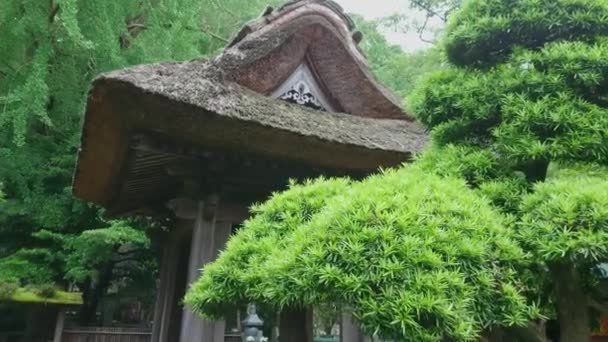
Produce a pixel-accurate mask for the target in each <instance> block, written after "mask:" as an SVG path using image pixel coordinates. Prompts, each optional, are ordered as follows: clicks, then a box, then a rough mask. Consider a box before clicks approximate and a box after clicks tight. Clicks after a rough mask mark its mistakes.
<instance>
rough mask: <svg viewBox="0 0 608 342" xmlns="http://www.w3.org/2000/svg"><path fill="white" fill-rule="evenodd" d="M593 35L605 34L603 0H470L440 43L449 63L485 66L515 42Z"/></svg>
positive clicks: (530, 44)
mask: <svg viewBox="0 0 608 342" xmlns="http://www.w3.org/2000/svg"><path fill="white" fill-rule="evenodd" d="M597 36H608V1H606V0H511V1H504V0H470V1H466V2H465V3H464V4H463V8H462V9H461V10H460V11H458V12H456V13H455V14H454V16H453V17H452V18H451V20H450V22H449V24H448V27H447V30H446V37H445V40H444V45H445V50H446V52H447V57H448V59H449V61H450V62H452V63H453V64H455V65H457V66H482V67H487V66H493V65H496V64H497V63H499V62H501V61H504V60H506V59H508V58H509V56H510V55H511V53H512V52H513V50H514V49H515V48H517V47H523V48H526V49H538V48H541V47H542V46H544V45H545V44H547V43H550V42H556V41H565V40H566V41H567V40H581V41H585V42H592V41H594V40H595V39H596V37H597Z"/></svg>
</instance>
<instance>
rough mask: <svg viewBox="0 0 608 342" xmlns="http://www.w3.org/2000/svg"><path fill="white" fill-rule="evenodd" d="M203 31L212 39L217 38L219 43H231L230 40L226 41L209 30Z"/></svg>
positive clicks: (202, 29)
mask: <svg viewBox="0 0 608 342" xmlns="http://www.w3.org/2000/svg"><path fill="white" fill-rule="evenodd" d="M201 31H203V32H204V33H206V34H208V35H209V36H210V37H212V38H215V39H217V40H219V41H222V42H224V43H229V41H228V39H226V38H224V37H222V36H220V35H218V34H217V33H214V32H211V31H209V30H207V29H204V28H201Z"/></svg>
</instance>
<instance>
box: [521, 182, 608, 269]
mask: <svg viewBox="0 0 608 342" xmlns="http://www.w3.org/2000/svg"><path fill="white" fill-rule="evenodd" d="M606 176H608V174H604V175H603V177H602V176H583V175H577V176H567V177H557V178H555V179H550V180H548V181H547V182H544V183H541V184H538V185H536V187H535V191H534V192H533V193H531V194H529V195H528V196H526V197H525V198H524V200H523V203H522V205H521V211H522V213H523V218H522V220H521V223H520V229H519V230H518V232H519V234H520V237H521V241H522V243H523V244H525V245H527V247H528V249H529V250H531V251H534V252H535V253H536V254H537V255H538V256H542V258H543V259H544V260H547V261H548V263H564V262H568V263H579V264H585V263H586V264H589V265H594V264H596V263H598V262H606V261H608V181H607V180H606Z"/></svg>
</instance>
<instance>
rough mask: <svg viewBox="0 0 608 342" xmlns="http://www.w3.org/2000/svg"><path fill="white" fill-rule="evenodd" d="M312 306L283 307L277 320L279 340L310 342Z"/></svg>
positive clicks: (281, 341)
mask: <svg viewBox="0 0 608 342" xmlns="http://www.w3.org/2000/svg"><path fill="white" fill-rule="evenodd" d="M312 330H313V326H312V308H299V309H295V308H294V309H284V310H283V311H281V317H280V322H279V341H280V342H312V341H313V331H312Z"/></svg>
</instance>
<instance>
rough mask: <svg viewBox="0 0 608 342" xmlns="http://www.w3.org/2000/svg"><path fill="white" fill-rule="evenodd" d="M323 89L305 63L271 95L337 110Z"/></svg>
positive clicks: (306, 105)
mask: <svg viewBox="0 0 608 342" xmlns="http://www.w3.org/2000/svg"><path fill="white" fill-rule="evenodd" d="M322 89H323V88H322V87H321V86H320V85H319V83H318V82H317V80H316V79H315V77H314V75H313V73H312V71H311V70H310V67H308V65H307V64H306V63H303V64H300V66H299V67H298V68H297V69H296V70H295V71H294V72H293V73H292V74H291V76H289V77H288V78H287V80H286V81H285V82H283V84H281V85H280V86H279V87H278V88H277V89H276V90H275V91H273V92H272V94H271V96H272V97H274V98H277V99H281V100H284V101H287V102H290V103H295V104H299V105H302V106H305V107H308V108H312V109H316V110H321V111H330V112H335V111H336V110H335V109H334V107H333V106H332V105H331V103H330V102H329V100H328V97H327V96H326V95H325V94H324V92H323V90H322Z"/></svg>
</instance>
